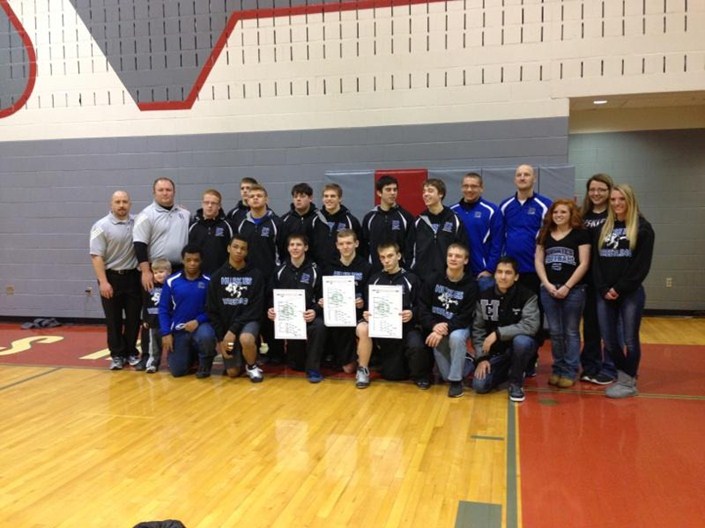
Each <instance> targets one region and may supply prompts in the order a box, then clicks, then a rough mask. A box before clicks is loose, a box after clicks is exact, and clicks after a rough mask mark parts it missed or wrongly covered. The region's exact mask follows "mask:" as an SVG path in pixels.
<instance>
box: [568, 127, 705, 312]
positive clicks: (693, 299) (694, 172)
mask: <svg viewBox="0 0 705 528" xmlns="http://www.w3.org/2000/svg"><path fill="white" fill-rule="evenodd" d="M569 145H570V147H569V148H570V155H569V160H570V162H571V163H572V164H573V165H575V169H576V187H575V190H576V194H577V196H578V197H579V199H580V200H582V198H583V196H584V194H585V184H586V182H587V180H588V179H589V178H590V176H591V175H592V174H594V173H597V172H606V173H608V174H610V175H611V176H612V177H613V178H614V180H615V181H617V182H624V183H629V184H631V185H632V186H633V187H634V189H635V191H636V194H637V198H638V200H639V203H640V206H641V210H642V212H643V214H644V216H645V217H646V218H647V219H648V220H649V221H650V222H651V223H652V225H653V227H654V230H655V231H656V249H655V256H654V260H653V263H652V267H651V273H650V274H649V277H648V278H647V280H646V292H647V300H646V303H647V304H646V305H647V308H652V309H663V310H699V311H702V310H705V271H703V265H702V263H703V262H704V261H705V228H703V224H704V223H705V207H703V203H705V130H662V131H642V132H622V133H604V134H580V135H575V136H572V137H571V138H570V142H569ZM668 277H670V278H672V280H673V287H671V288H667V287H666V278H668Z"/></svg>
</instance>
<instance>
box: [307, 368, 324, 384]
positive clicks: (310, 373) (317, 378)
mask: <svg viewBox="0 0 705 528" xmlns="http://www.w3.org/2000/svg"><path fill="white" fill-rule="evenodd" d="M306 377H307V378H308V382H309V383H320V382H322V381H323V374H321V373H320V372H318V371H317V370H307V371H306Z"/></svg>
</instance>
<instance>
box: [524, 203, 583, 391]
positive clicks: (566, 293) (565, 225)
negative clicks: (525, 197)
mask: <svg viewBox="0 0 705 528" xmlns="http://www.w3.org/2000/svg"><path fill="white" fill-rule="evenodd" d="M534 264H535V266H536V274H537V275H538V277H539V279H540V280H541V292H540V293H541V304H542V305H543V310H544V313H545V314H546V319H547V321H548V329H549V331H550V333H551V353H552V355H553V367H552V373H551V376H550V377H549V379H548V383H549V385H554V386H556V387H560V388H564V389H565V388H568V387H572V386H573V385H574V384H575V380H576V378H577V377H578V369H579V368H580V316H581V315H582V313H583V306H584V304H585V283H584V281H583V278H584V277H585V272H586V271H587V269H588V267H589V266H590V235H589V234H588V232H587V231H586V230H585V229H583V221H582V218H581V217H580V213H579V212H578V207H577V206H576V205H575V203H574V202H573V201H572V200H556V201H555V202H553V204H551V207H550V208H549V209H548V212H547V213H546V217H545V218H544V222H543V227H542V228H541V231H540V232H539V237H538V241H537V244H536V254H535V262H534Z"/></svg>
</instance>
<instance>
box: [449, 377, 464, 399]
mask: <svg viewBox="0 0 705 528" xmlns="http://www.w3.org/2000/svg"><path fill="white" fill-rule="evenodd" d="M462 395H463V384H462V383H461V382H460V381H451V382H450V387H448V397H449V398H460V397H461V396H462Z"/></svg>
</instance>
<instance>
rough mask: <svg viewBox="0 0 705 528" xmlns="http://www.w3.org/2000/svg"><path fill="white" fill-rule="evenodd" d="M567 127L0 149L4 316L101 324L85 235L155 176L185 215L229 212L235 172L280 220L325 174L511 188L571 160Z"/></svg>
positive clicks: (514, 124)
mask: <svg viewBox="0 0 705 528" xmlns="http://www.w3.org/2000/svg"><path fill="white" fill-rule="evenodd" d="M567 129H568V122H567V118H547V119H534V120H526V121H508V122H493V123H464V124H463V123H460V124H451V125H425V126H420V125H417V126H389V127H378V128H372V129H364V128H363V129H358V128H354V129H337V130H308V131H286V132H271V133H243V134H211V135H199V136H166V137H134V138H105V139H77V140H56V141H37V142H17V143H15V142H5V143H0V159H1V160H2V163H0V183H1V185H0V316H27V317H38V316H59V317H95V318H100V317H102V312H101V308H100V302H99V300H98V299H97V294H96V293H95V292H96V291H97V290H95V288H94V294H93V296H91V297H88V296H86V294H85V293H84V290H85V288H86V287H87V286H93V287H94V286H95V278H94V276H93V271H92V268H91V265H90V258H89V256H88V232H89V230H90V226H91V225H92V224H93V222H95V221H96V220H97V219H98V218H100V217H101V216H103V215H105V214H106V213H107V211H108V209H109V206H108V202H109V198H110V194H111V193H112V192H113V191H114V190H116V189H126V190H127V191H128V192H130V194H131V195H132V200H133V213H137V212H139V211H140V210H141V209H142V208H143V207H145V206H146V205H147V204H148V203H150V201H151V185H152V181H153V180H154V178H156V177H158V176H168V177H170V178H172V179H174V181H175V182H176V184H177V202H178V203H181V204H183V205H184V206H185V207H186V208H188V209H189V210H190V211H195V210H196V209H197V208H198V207H200V197H201V193H202V192H203V190H205V189H206V188H207V187H215V188H217V189H219V190H220V191H221V192H222V194H223V197H224V203H223V207H224V208H225V209H229V208H230V207H232V206H233V205H234V203H235V201H236V200H237V199H239V180H240V178H241V177H243V176H252V177H255V178H257V179H258V180H260V181H261V182H262V183H263V184H264V185H265V186H266V187H267V189H268V191H269V196H270V204H271V206H272V208H273V209H274V210H275V211H276V212H278V213H283V212H284V211H285V210H287V209H288V206H289V203H290V196H289V192H290V189H291V186H292V185H293V184H295V183H299V182H301V181H306V182H308V183H310V184H311V186H312V187H313V188H314V191H315V193H316V194H315V196H314V201H315V202H316V203H317V204H319V205H320V190H321V188H322V185H323V182H324V180H325V178H326V176H325V175H326V172H327V171H363V173H364V174H372V173H373V172H374V171H375V170H376V169H389V168H424V167H426V168H429V169H430V170H456V171H461V172H462V171H465V170H467V169H466V168H468V167H482V168H483V170H489V169H490V168H491V167H501V168H502V170H503V172H504V173H506V175H507V176H506V178H508V180H507V182H506V183H507V184H508V185H509V187H508V188H509V189H511V179H512V175H513V167H515V166H516V165H518V164H519V163H523V162H529V163H532V164H535V165H556V164H565V163H567V162H568V147H567V146H568V138H567ZM324 145H325V146H324ZM519 153H526V156H522V155H520V154H519ZM458 181H459V180H458ZM351 184H352V188H351V189H350V190H346V191H345V197H344V201H345V203H346V205H348V206H349V207H350V208H351V209H352V210H353V211H355V212H356V214H359V215H360V216H362V214H364V212H366V211H367V210H369V208H370V207H371V206H372V203H373V184H372V182H370V183H369V188H367V183H366V184H365V187H363V186H360V185H359V184H358V182H357V180H356V181H353V182H351ZM448 187H449V192H448V198H447V200H446V202H447V203H452V202H453V201H457V200H458V198H459V196H460V189H459V184H458V182H454V183H452V184H451V183H450V182H449V185H448ZM490 187H493V186H488V191H489V188H490ZM353 189H354V190H353ZM505 194H506V193H505V192H503V193H502V196H500V197H492V196H490V198H491V199H499V198H503V197H504V195H505ZM9 285H12V286H14V287H15V294H14V295H12V296H8V295H6V293H5V288H6V287H7V286H9ZM47 292H51V293H50V294H49V293H47Z"/></svg>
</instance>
